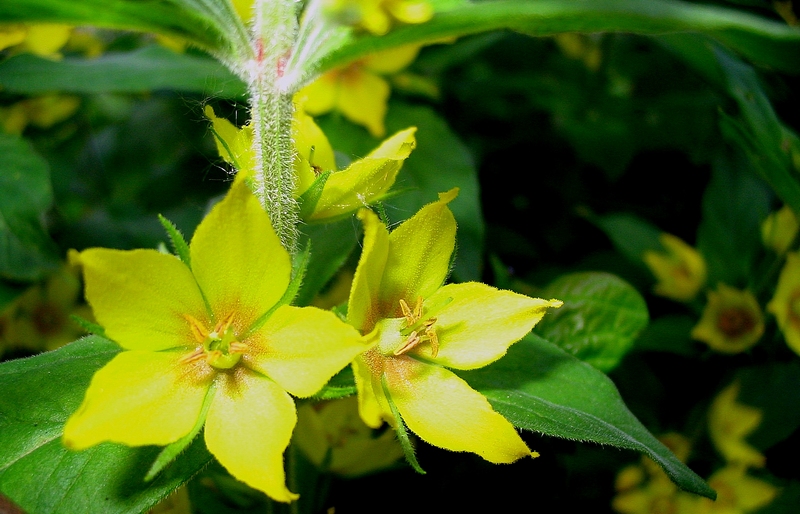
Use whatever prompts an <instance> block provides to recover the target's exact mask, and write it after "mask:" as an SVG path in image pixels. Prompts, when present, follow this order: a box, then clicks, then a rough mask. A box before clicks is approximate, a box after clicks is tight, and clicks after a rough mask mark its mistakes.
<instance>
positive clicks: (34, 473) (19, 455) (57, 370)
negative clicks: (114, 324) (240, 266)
mask: <svg viewBox="0 0 800 514" xmlns="http://www.w3.org/2000/svg"><path fill="white" fill-rule="evenodd" d="M119 351H120V348H119V346H117V345H116V344H115V343H113V342H111V341H109V340H107V339H103V338H101V337H98V336H90V337H86V338H84V339H81V340H79V341H76V342H74V343H71V344H69V345H67V346H64V347H63V348H61V349H59V350H56V351H54V352H48V353H44V354H41V355H38V356H36V357H31V358H28V359H22V360H15V361H9V362H5V363H3V364H1V365H0V388H2V390H3V391H4V393H3V395H2V396H0V448H2V450H0V492H2V493H3V494H5V495H6V496H8V497H9V498H11V499H12V500H13V501H14V502H15V503H17V504H18V505H19V506H20V507H22V508H23V509H24V510H25V511H26V512H30V513H39V512H48V513H64V514H70V513H74V512H107V513H138V512H144V511H147V510H148V509H149V508H150V507H152V506H153V505H155V504H156V503H158V501H159V500H161V499H162V498H164V497H165V496H167V495H168V494H169V493H170V492H172V491H173V490H175V489H176V488H177V487H178V486H180V485H181V484H182V483H184V482H185V481H187V480H188V479H189V478H190V477H191V476H192V475H194V474H195V473H197V471H199V470H200V469H201V468H202V467H203V466H205V465H206V464H208V462H210V460H211V456H210V454H209V453H208V451H207V450H206V449H205V445H204V444H203V443H202V440H200V439H198V442H196V443H194V444H192V445H190V446H189V448H187V450H186V451H185V452H184V453H183V454H181V456H180V457H179V458H178V459H177V460H176V461H175V462H174V463H173V465H172V466H169V467H168V468H167V469H165V470H164V471H163V472H162V473H161V474H160V475H159V476H158V477H156V479H155V480H153V481H152V482H150V483H145V482H144V481H143V478H144V476H145V474H146V473H147V471H148V468H149V467H150V465H151V464H152V463H153V461H154V460H155V459H156V457H157V455H158V454H159V451H160V449H159V448H156V447H141V448H129V447H126V446H122V445H117V444H111V443H104V444H100V445H98V446H95V447H93V448H90V449H88V450H85V451H79V452H76V451H71V450H67V449H66V448H65V447H64V445H63V444H62V442H61V434H62V429H63V425H64V422H65V421H66V419H67V417H68V416H69V415H70V414H72V412H74V411H75V410H76V409H77V408H78V406H79V405H80V402H81V400H82V399H83V395H84V393H85V391H86V388H87V387H88V385H89V380H90V379H91V377H92V375H93V374H94V372H95V371H97V370H98V369H99V368H100V367H102V366H103V365H104V364H105V363H106V362H108V361H109V360H110V359H111V358H112V357H113V356H114V355H116V354H117V353H118V352H119ZM31 477H36V478H35V479H32V478H31Z"/></svg>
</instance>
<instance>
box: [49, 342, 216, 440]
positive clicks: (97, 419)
mask: <svg viewBox="0 0 800 514" xmlns="http://www.w3.org/2000/svg"><path fill="white" fill-rule="evenodd" d="M184 355H185V353H181V352H140V351H126V352H122V353H120V354H119V355H117V356H116V357H114V358H113V359H111V362H109V363H108V364H106V365H105V366H104V367H102V368H101V369H100V370H99V371H98V372H97V373H95V375H94V377H93V378H92V381H91V383H90V384H89V389H88V390H87V391H86V398H85V399H84V400H83V403H82V404H81V406H80V408H79V409H78V410H77V412H75V414H73V415H72V416H71V417H70V418H69V419H68V420H67V424H66V426H65V427H64V444H65V445H66V446H68V447H70V448H73V449H76V450H79V449H83V448H88V447H90V446H93V445H95V444H97V443H101V442H104V441H113V442H117V443H123V444H127V445H129V446H143V445H151V444H154V445H165V444H169V443H171V442H174V441H176V440H178V439H179V438H181V437H183V436H185V435H186V434H188V433H189V431H190V430H191V429H192V427H193V426H194V425H195V423H196V422H197V419H198V416H200V409H201V407H202V404H203V399H204V398H205V395H206V392H207V391H208V387H209V384H210V376H209V377H208V378H205V377H204V376H200V377H198V376H189V375H187V374H186V373H185V366H186V364H181V363H179V362H178V360H179V359H180V358H181V357H183V356H184Z"/></svg>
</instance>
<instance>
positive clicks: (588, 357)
mask: <svg viewBox="0 0 800 514" xmlns="http://www.w3.org/2000/svg"><path fill="white" fill-rule="evenodd" d="M540 296H542V297H543V298H558V299H559V300H562V301H563V302H564V305H563V306H562V307H561V308H559V309H555V310H553V311H551V312H549V313H548V314H547V316H545V317H544V318H543V319H542V321H540V322H539V324H538V325H537V326H536V329H535V331H536V333H537V334H539V335H540V336H542V337H543V338H545V339H547V340H548V341H550V342H552V343H555V344H556V345H558V346H559V347H560V348H561V349H563V350H565V351H567V352H569V353H570V354H572V355H574V356H575V357H577V358H579V359H580V360H582V361H584V362H587V363H589V364H591V365H592V366H594V367H595V368H597V369H599V370H601V371H604V372H608V371H610V370H612V369H613V368H615V367H616V366H617V364H619V362H620V360H622V358H623V357H624V356H625V355H626V354H627V353H628V351H629V350H630V349H631V347H632V346H633V342H634V340H635V339H636V337H637V336H638V335H639V333H640V332H641V331H642V330H643V329H644V328H645V327H646V326H647V321H648V317H649V316H648V313H647V304H646V303H645V301H644V299H643V298H642V296H641V295H640V294H639V292H638V291H636V289H634V288H633V286H631V285H630V284H628V283H627V282H625V281H624V280H622V279H621V278H619V277H617V276H615V275H612V274H610V273H597V272H583V273H571V274H569V275H564V276H562V277H560V278H558V279H556V280H555V281H553V282H552V283H550V284H549V285H548V286H547V287H545V288H544V290H543V291H542V292H541V293H540Z"/></svg>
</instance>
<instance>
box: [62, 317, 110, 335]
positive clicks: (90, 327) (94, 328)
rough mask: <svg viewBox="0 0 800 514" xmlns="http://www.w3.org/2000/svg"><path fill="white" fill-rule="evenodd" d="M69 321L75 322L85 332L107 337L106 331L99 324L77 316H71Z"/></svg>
mask: <svg viewBox="0 0 800 514" xmlns="http://www.w3.org/2000/svg"><path fill="white" fill-rule="evenodd" d="M69 319H71V320H72V321H74V322H75V323H76V324H77V325H80V327H81V328H82V329H84V330H85V331H87V332H88V333H90V334H92V335H96V336H100V337H106V330H105V329H104V328H103V327H101V326H100V325H98V324H97V323H92V322H91V321H89V320H88V319H86V318H82V317H80V316H78V315H77V314H70V315H69Z"/></svg>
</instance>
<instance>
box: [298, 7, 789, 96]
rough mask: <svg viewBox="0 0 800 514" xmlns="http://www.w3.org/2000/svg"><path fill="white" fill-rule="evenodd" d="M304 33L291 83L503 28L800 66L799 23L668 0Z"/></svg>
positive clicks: (447, 16)
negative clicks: (374, 57) (631, 37)
mask: <svg viewBox="0 0 800 514" xmlns="http://www.w3.org/2000/svg"><path fill="white" fill-rule="evenodd" d="M310 20H311V21H309V22H308V23H307V24H309V25H315V26H314V27H310V28H305V32H306V33H308V34H314V37H309V38H305V39H303V40H302V41H301V45H300V47H299V48H298V49H297V50H296V51H295V54H296V55H301V56H302V58H296V59H295V61H294V62H292V63H291V64H290V67H289V68H290V69H289V71H288V72H287V74H289V75H296V76H297V78H296V79H295V80H297V81H298V82H301V83H302V82H304V81H306V80H309V79H310V78H312V77H311V73H320V72H324V71H327V70H329V69H332V68H336V67H338V66H342V65H344V64H346V63H348V62H352V61H354V60H356V59H359V58H361V57H363V56H365V55H367V54H369V53H372V52H374V51H377V50H383V49H387V48H392V47H396V46H401V45H406V44H410V43H431V42H434V41H437V40H442V39H446V38H452V37H458V36H464V35H467V34H475V33H480V32H487V31H491V30H500V29H510V30H514V31H518V32H522V33H525V34H529V35H532V36H547V35H552V34H557V33H561V32H583V33H595V32H628V33H633V34H664V33H672V32H696V33H703V34H707V35H709V36H711V37H713V38H714V39H716V40H717V41H719V42H721V43H723V44H725V45H728V46H729V47H730V48H732V49H733V50H735V51H737V52H739V53H741V54H742V55H743V56H744V57H745V58H747V59H749V60H752V61H754V62H758V63H762V64H766V65H769V66H772V67H775V68H777V69H781V70H785V71H797V70H800V30H798V29H796V28H792V27H788V26H786V25H785V24H782V23H779V22H775V21H770V20H766V19H764V18H760V17H758V16H754V15H751V14H747V13H743V12H741V11H737V10H733V9H726V8H723V7H717V6H707V5H698V4H692V3H687V2H680V1H675V0H669V1H667V0H648V1H646V2H643V1H640V0H572V1H569V2H565V1H562V0H538V1H536V2H532V1H529V0H504V1H494V2H470V1H467V0H461V1H460V2H446V3H443V4H442V5H441V6H437V9H436V14H435V15H434V17H433V19H431V20H430V21H428V22H426V23H421V24H418V25H407V26H403V27H397V28H395V29H394V30H392V31H391V32H389V33H388V34H386V35H384V36H379V37H377V36H369V35H367V36H363V35H362V36H358V35H356V34H355V33H354V32H352V31H351V30H349V29H348V28H347V27H344V26H337V25H334V24H332V23H329V22H326V21H325V19H324V17H323V16H317V17H310Z"/></svg>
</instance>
